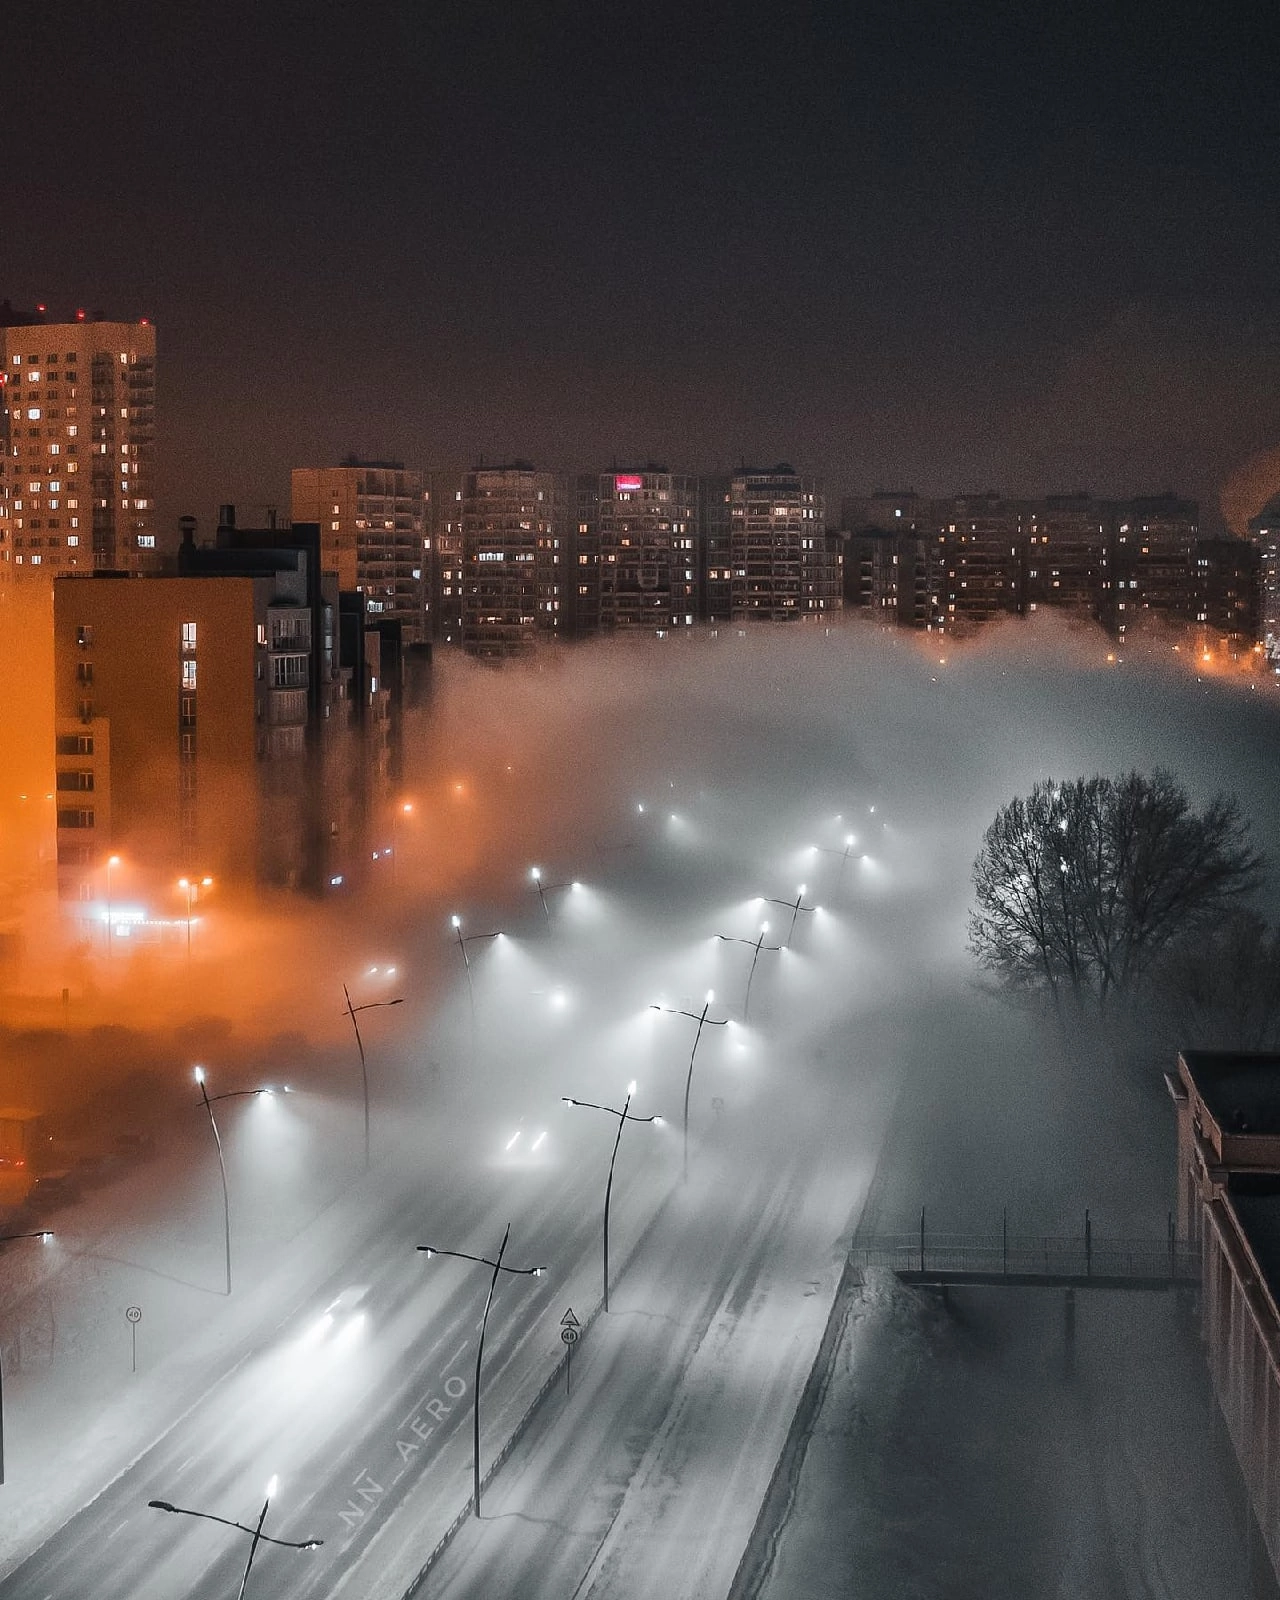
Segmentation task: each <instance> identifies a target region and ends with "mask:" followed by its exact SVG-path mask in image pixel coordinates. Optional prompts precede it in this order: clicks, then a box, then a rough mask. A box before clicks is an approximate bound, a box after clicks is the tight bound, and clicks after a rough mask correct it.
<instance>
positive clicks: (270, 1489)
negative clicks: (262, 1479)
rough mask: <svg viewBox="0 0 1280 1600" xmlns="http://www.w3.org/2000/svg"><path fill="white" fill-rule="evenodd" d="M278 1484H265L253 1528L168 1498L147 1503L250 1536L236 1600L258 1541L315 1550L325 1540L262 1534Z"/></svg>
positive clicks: (245, 1582)
mask: <svg viewBox="0 0 1280 1600" xmlns="http://www.w3.org/2000/svg"><path fill="white" fill-rule="evenodd" d="M279 1487H280V1480H279V1478H277V1477H275V1476H273V1477H272V1478H271V1481H270V1482H269V1483H268V1484H267V1497H266V1499H265V1500H264V1501H263V1502H262V1510H261V1511H260V1512H259V1513H258V1520H257V1523H256V1524H255V1525H254V1526H253V1527H252V1528H250V1527H248V1526H247V1525H246V1524H245V1523H243V1522H233V1521H232V1520H231V1519H230V1517H218V1516H215V1515H214V1514H213V1513H212V1512H211V1511H192V1510H191V1509H190V1508H189V1507H187V1506H175V1505H173V1504H172V1503H171V1502H170V1501H168V1500H148V1501H147V1504H148V1505H149V1506H153V1507H154V1508H155V1509H156V1510H157V1511H171V1512H172V1513H173V1514H174V1515H175V1516H178V1517H199V1518H201V1520H202V1521H204V1522H220V1523H221V1524H222V1526H223V1527H224V1528H236V1529H238V1530H239V1532H241V1533H247V1534H248V1535H249V1559H248V1560H247V1561H246V1562H245V1564H244V1576H243V1577H242V1578H241V1579H240V1588H239V1590H238V1591H237V1595H236V1600H244V1594H245V1589H246V1587H247V1585H248V1582H249V1572H250V1570H251V1568H252V1567H253V1558H254V1557H255V1556H256V1555H257V1553H258V1546H259V1545H260V1544H278V1545H280V1546H281V1548H282V1549H285V1550H318V1549H319V1548H320V1546H321V1545H322V1544H323V1543H324V1540H323V1539H301V1540H298V1539H275V1538H273V1537H272V1536H271V1535H270V1534H269V1533H263V1531H262V1528H263V1524H264V1523H265V1522H266V1520H267V1509H268V1507H269V1506H270V1504H271V1501H272V1498H273V1497H274V1495H275V1492H276V1490H277V1489H278V1488H279Z"/></svg>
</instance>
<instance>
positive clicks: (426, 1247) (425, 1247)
mask: <svg viewBox="0 0 1280 1600" xmlns="http://www.w3.org/2000/svg"><path fill="white" fill-rule="evenodd" d="M510 1237H511V1224H510V1223H509V1222H508V1223H507V1229H506V1232H505V1233H504V1234H503V1235H502V1243H501V1244H500V1245H499V1246H498V1254H497V1255H496V1256H495V1257H494V1259H493V1260H492V1261H490V1259H489V1257H488V1256H473V1255H469V1254H468V1253H467V1252H466V1251H465V1250H439V1249H437V1248H436V1246H435V1245H433V1244H420V1245H419V1246H418V1249H419V1250H421V1251H422V1252H423V1253H424V1255H425V1256H426V1258H427V1260H428V1261H430V1259H431V1258H432V1256H452V1257H453V1258H454V1260H455V1261H474V1262H476V1263H477V1264H478V1265H480V1266H482V1267H492V1268H493V1276H492V1277H491V1278H490V1279H489V1293H488V1294H487V1295H486V1296H485V1300H484V1315H483V1316H482V1317H481V1318H480V1342H479V1343H478V1344H477V1345H476V1382H475V1393H474V1395H473V1396H472V1436H473V1441H474V1447H475V1461H474V1473H473V1494H472V1505H473V1506H474V1508H475V1514H476V1516H479V1515H480V1363H481V1362H482V1361H483V1360H484V1331H485V1329H486V1328H487V1327H488V1325H489V1307H490V1306H491V1305H492V1304H493V1291H494V1290H495V1289H496V1288H497V1287H498V1274H499V1273H500V1272H509V1273H510V1274H511V1276H512V1277H513V1278H540V1277H541V1276H542V1274H543V1273H544V1272H545V1271H546V1270H547V1269H546V1268H545V1267H508V1266H506V1265H505V1264H504V1262H503V1260H502V1258H503V1256H504V1255H505V1254H506V1250H507V1240H508V1239H510Z"/></svg>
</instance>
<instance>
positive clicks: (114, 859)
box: [107, 856, 120, 961]
mask: <svg viewBox="0 0 1280 1600" xmlns="http://www.w3.org/2000/svg"><path fill="white" fill-rule="evenodd" d="M119 865H120V857H119V856H108V857H107V960H108V961H109V960H110V959H111V954H112V949H111V931H112V930H111V872H112V868H114V867H118V866H119Z"/></svg>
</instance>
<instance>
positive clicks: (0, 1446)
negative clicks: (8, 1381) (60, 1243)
mask: <svg viewBox="0 0 1280 1600" xmlns="http://www.w3.org/2000/svg"><path fill="white" fill-rule="evenodd" d="M52 1238H53V1235H52V1234H51V1233H49V1232H48V1231H47V1230H43V1231H41V1232H39V1233H0V1244H9V1243H10V1242H11V1241H12V1240H14V1239H41V1240H43V1241H44V1242H45V1244H48V1242H49V1240H50V1239H52ZM3 1482H4V1369H3V1367H0V1483H3Z"/></svg>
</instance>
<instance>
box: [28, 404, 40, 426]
mask: <svg viewBox="0 0 1280 1600" xmlns="http://www.w3.org/2000/svg"><path fill="white" fill-rule="evenodd" d="M27 420H28V421H29V422H39V420H40V407H39V406H28V407H27Z"/></svg>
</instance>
